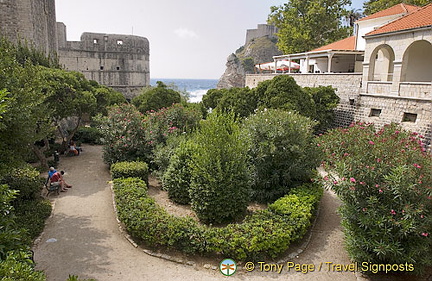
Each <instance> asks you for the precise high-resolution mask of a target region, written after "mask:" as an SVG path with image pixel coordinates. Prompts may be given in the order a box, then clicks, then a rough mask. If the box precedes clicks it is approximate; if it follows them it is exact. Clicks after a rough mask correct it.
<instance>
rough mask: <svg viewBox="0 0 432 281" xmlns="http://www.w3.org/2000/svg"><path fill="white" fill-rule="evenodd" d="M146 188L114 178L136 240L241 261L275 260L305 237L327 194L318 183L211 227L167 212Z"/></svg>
mask: <svg viewBox="0 0 432 281" xmlns="http://www.w3.org/2000/svg"><path fill="white" fill-rule="evenodd" d="M145 187H146V185H145V183H144V182H143V181H142V180H141V179H138V178H122V179H115V180H114V192H115V201H116V205H117V212H118V216H119V219H120V220H121V221H122V222H123V223H124V224H125V226H126V229H127V231H128V232H129V233H130V234H131V235H132V236H133V237H135V238H138V239H140V240H141V241H143V242H145V243H146V244H147V245H149V246H166V247H168V248H172V249H177V250H180V251H183V252H185V253H209V254H223V255H225V256H230V257H232V258H234V259H236V260H246V259H248V260H257V259H262V258H266V257H271V258H275V257H276V256H278V255H279V254H281V253H282V252H284V251H285V250H286V249H287V248H288V247H289V245H290V244H291V243H292V242H293V241H295V240H297V239H299V238H301V237H302V236H303V235H304V234H305V233H306V231H307V229H308V227H309V226H310V225H311V217H312V215H313V212H314V210H315V208H316V205H317V203H318V202H319V200H320V198H321V195H322V188H321V187H320V186H319V185H318V184H305V185H303V186H301V187H298V188H295V189H292V190H291V192H290V193H289V194H288V195H287V196H285V197H282V198H280V199H279V200H277V201H276V202H274V203H273V204H271V205H269V208H268V209H266V210H262V211H257V212H255V213H254V214H252V215H249V216H247V217H246V218H245V219H244V221H243V223H241V224H228V225H227V226H225V227H209V226H205V225H201V224H199V223H198V222H196V221H194V220H193V219H192V218H189V217H176V216H173V215H170V214H168V213H167V212H166V211H165V210H164V209H163V208H162V207H160V206H158V205H157V204H156V202H155V201H154V200H153V199H152V198H150V197H148V195H147V189H146V188H145Z"/></svg>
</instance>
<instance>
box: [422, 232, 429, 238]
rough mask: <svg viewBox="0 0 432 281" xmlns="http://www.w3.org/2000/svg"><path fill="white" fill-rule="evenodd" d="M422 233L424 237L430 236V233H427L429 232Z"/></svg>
mask: <svg viewBox="0 0 432 281" xmlns="http://www.w3.org/2000/svg"><path fill="white" fill-rule="evenodd" d="M421 235H422V236H424V237H428V236H429V233H427V232H423V233H422V234H421Z"/></svg>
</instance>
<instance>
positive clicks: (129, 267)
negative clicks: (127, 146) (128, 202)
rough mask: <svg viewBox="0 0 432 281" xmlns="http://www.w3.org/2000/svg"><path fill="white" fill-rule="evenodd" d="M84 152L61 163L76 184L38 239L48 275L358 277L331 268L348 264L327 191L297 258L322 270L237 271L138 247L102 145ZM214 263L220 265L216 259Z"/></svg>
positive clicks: (38, 255)
mask: <svg viewBox="0 0 432 281" xmlns="http://www.w3.org/2000/svg"><path fill="white" fill-rule="evenodd" d="M83 149H84V152H83V153H82V154H81V155H80V156H79V157H71V158H61V165H60V169H62V170H65V171H66V175H65V179H66V181H67V182H68V183H70V184H72V185H73V188H72V189H70V190H69V191H68V192H65V193H61V194H60V195H59V196H57V195H51V198H52V201H53V202H54V203H55V208H54V211H53V214H52V216H51V217H50V218H49V219H48V221H47V225H46V228H45V231H44V233H43V234H42V236H41V237H40V240H39V242H38V243H37V244H36V245H35V247H34V250H35V260H36V263H37V269H39V270H44V271H45V272H46V274H47V276H48V280H49V281H57V280H58V281H65V280H66V279H67V277H68V275H69V274H71V275H79V276H80V277H81V278H95V279H97V280H98V281H111V280H128V281H140V280H161V281H162V280H223V279H226V278H228V279H229V280H273V279H279V280H332V281H337V280H344V281H349V280H356V277H355V275H354V274H353V273H350V272H329V271H328V270H327V265H326V264H324V263H325V262H332V263H339V264H349V259H348V257H347V255H346V253H345V251H344V250H343V245H342V243H343V239H342V232H341V228H340V224H339V218H338V216H337V215H336V213H335V209H336V208H337V206H338V203H337V202H338V200H337V198H335V197H334V195H332V194H331V193H329V192H325V195H324V197H323V202H322V206H321V212H320V214H319V217H318V220H317V224H316V226H315V227H314V229H313V230H312V234H313V235H312V239H311V241H310V243H309V246H308V247H307V248H306V249H305V251H304V252H303V253H301V254H299V255H298V258H297V257H295V258H294V259H293V262H295V263H302V264H314V265H315V266H319V264H320V263H323V264H324V266H323V268H322V270H321V271H320V272H318V270H317V269H315V272H310V273H307V274H303V273H295V272H292V271H291V272H287V271H286V267H284V270H283V271H282V273H281V274H277V273H269V272H266V273H264V272H260V270H259V266H258V264H256V265H257V267H258V269H256V270H255V271H253V272H249V273H247V272H245V271H244V270H243V269H240V270H239V271H238V272H237V273H236V274H235V275H234V276H231V277H225V276H222V275H221V274H220V273H219V271H218V270H212V269H205V268H203V267H202V265H197V266H188V265H184V264H177V263H174V262H171V261H166V260H164V259H160V258H156V257H152V256H149V255H147V254H145V253H143V251H142V249H139V248H135V247H133V246H132V245H131V244H130V243H129V242H128V241H127V240H126V239H125V238H124V236H123V234H122V233H121V232H120V231H119V228H118V226H117V221H116V219H115V213H114V208H113V206H112V194H111V189H110V184H109V180H110V175H109V171H108V168H107V166H106V165H105V164H103V162H102V159H101V147H100V146H84V147H83ZM211 265H212V266H218V265H219V261H215V262H214V263H213V264H211Z"/></svg>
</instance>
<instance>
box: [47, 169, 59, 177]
mask: <svg viewBox="0 0 432 281" xmlns="http://www.w3.org/2000/svg"><path fill="white" fill-rule="evenodd" d="M55 173H57V170H56V169H55V168H54V167H50V168H49V171H48V177H49V178H51V177H52V175H54V174H55Z"/></svg>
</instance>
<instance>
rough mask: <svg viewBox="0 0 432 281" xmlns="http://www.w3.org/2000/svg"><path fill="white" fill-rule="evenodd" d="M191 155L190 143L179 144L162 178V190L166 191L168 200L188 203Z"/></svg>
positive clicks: (192, 149)
mask: <svg viewBox="0 0 432 281" xmlns="http://www.w3.org/2000/svg"><path fill="white" fill-rule="evenodd" d="M193 153H194V147H193V144H192V142H187V141H183V142H181V143H180V145H179V146H178V148H177V149H176V150H175V153H174V155H173V156H172V157H171V159H170V164H169V166H168V169H167V170H166V172H165V173H164V175H163V178H162V184H163V188H164V189H166V190H168V196H169V198H170V199H171V200H173V201H174V202H176V203H179V204H189V203H190V196H189V186H190V184H191V177H192V172H191V167H190V164H191V160H192V154H193Z"/></svg>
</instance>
